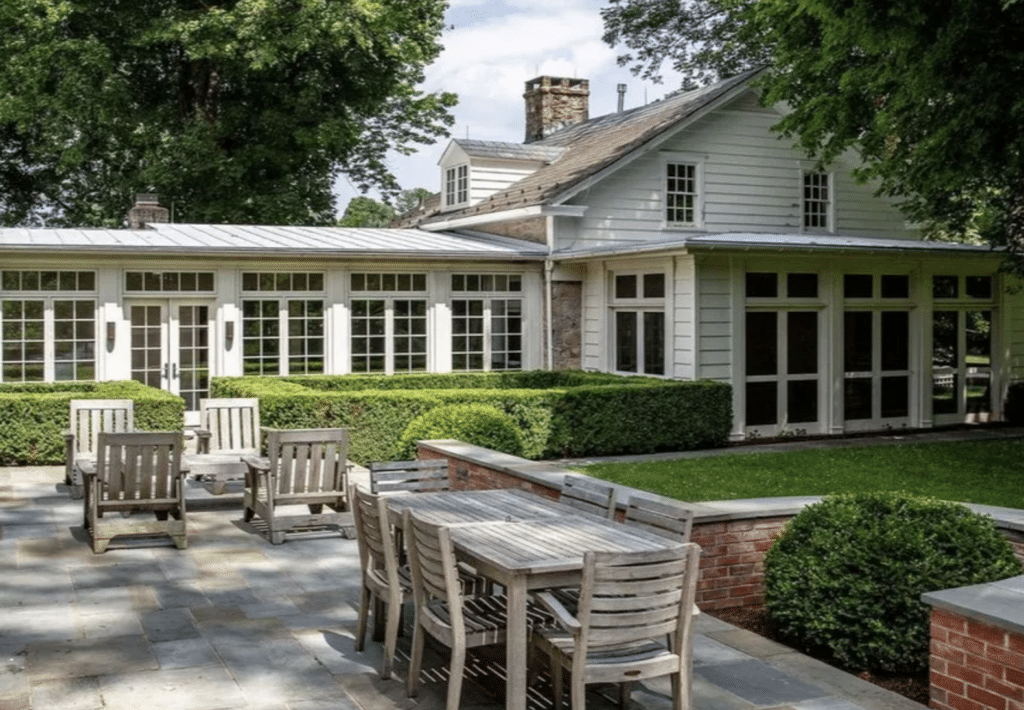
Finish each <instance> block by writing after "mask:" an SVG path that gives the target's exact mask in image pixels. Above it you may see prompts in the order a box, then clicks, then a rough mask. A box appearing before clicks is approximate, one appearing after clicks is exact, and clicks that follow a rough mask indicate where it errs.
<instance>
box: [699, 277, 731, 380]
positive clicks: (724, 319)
mask: <svg viewBox="0 0 1024 710" xmlns="http://www.w3.org/2000/svg"><path fill="white" fill-rule="evenodd" d="M731 292H732V273H731V269H730V266H729V264H728V262H721V261H716V262H710V263H709V262H703V261H702V262H699V263H698V264H697V313H698V326H697V347H698V348H699V351H698V371H697V376H698V377H699V378H707V379H712V380H720V381H722V382H731V381H732V376H733V372H732V371H733V339H732V320H733V318H732V312H733V297H732V293H731Z"/></svg>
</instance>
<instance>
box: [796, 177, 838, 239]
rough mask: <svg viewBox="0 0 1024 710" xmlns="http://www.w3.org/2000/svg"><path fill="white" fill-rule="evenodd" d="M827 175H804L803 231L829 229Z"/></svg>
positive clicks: (830, 198) (829, 188) (829, 203)
mask: <svg viewBox="0 0 1024 710" xmlns="http://www.w3.org/2000/svg"><path fill="white" fill-rule="evenodd" d="M829 183H830V181H829V175H828V173H815V172H805V173H804V199H803V213H804V229H824V230H827V229H829V228H830V227H829V212H830V211H831V207H832V190H831V186H830V184H829Z"/></svg>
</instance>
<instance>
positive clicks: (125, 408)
mask: <svg viewBox="0 0 1024 710" xmlns="http://www.w3.org/2000/svg"><path fill="white" fill-rule="evenodd" d="M70 421H71V423H70V426H69V427H68V429H67V430H66V431H65V432H64V444H65V469H64V482H65V483H67V484H68V485H69V486H71V497H72V498H81V497H82V494H83V493H84V490H85V489H84V485H85V483H84V480H83V477H82V470H81V464H82V462H89V465H93V466H94V465H95V463H96V447H97V443H98V437H99V434H100V433H101V432H105V431H109V432H126V431H132V430H133V429H135V408H134V405H133V404H132V401H131V400H130V399H73V400H71V419H70Z"/></svg>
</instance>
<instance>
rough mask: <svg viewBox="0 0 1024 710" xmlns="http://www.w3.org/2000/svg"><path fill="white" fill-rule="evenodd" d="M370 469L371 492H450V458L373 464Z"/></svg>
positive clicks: (375, 462) (377, 462)
mask: <svg viewBox="0 0 1024 710" xmlns="http://www.w3.org/2000/svg"><path fill="white" fill-rule="evenodd" d="M369 469H370V492H371V493H399V492H406V493H429V492H433V491H447V490H450V489H451V481H450V480H449V478H448V459H424V460H416V461H373V462H371V463H370V465H369Z"/></svg>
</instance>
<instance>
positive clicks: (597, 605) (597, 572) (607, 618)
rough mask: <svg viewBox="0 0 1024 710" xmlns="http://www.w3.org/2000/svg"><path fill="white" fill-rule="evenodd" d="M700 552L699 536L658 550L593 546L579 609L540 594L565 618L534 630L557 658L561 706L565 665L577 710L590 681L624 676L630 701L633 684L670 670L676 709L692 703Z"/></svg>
mask: <svg viewBox="0 0 1024 710" xmlns="http://www.w3.org/2000/svg"><path fill="white" fill-rule="evenodd" d="M699 558H700V548H699V547H697V545H694V544H693V543H687V544H679V545H677V546H673V547H672V548H669V549H666V550H658V551H653V552H587V553H584V556H583V585H582V593H581V595H580V603H579V609H578V611H577V613H576V614H575V615H572V614H570V613H569V612H568V611H566V610H565V608H564V607H563V606H562V605H561V604H560V603H559V602H558V600H557V599H556V598H555V597H554V596H553V595H551V594H549V593H547V592H541V593H539V594H538V595H537V597H538V599H539V600H540V601H541V603H542V604H544V606H546V607H547V608H548V609H549V610H550V611H551V612H552V613H553V614H554V615H555V618H556V620H557V621H558V623H559V625H560V626H561V628H560V629H538V630H535V632H534V634H533V643H534V647H535V648H537V649H539V650H540V651H542V652H544V653H546V654H548V656H549V657H550V658H551V678H552V685H553V690H554V700H555V705H554V707H555V709H556V710H561V709H562V697H563V683H562V671H563V669H565V670H569V671H570V672H571V674H572V678H571V689H570V691H571V692H570V695H571V697H570V699H571V704H572V710H583V708H584V707H585V691H586V686H587V685H589V684H591V683H620V684H624V685H623V688H622V696H621V699H622V703H623V706H625V704H626V702H627V701H628V692H629V686H628V685H626V684H629V683H632V682H633V681H637V680H643V679H645V678H655V677H658V676H664V675H670V676H671V685H672V707H673V710H688V709H689V708H690V707H691V695H692V692H691V683H690V681H691V667H692V637H693V614H692V613H691V610H692V609H693V602H694V598H695V596H696V590H697V576H698V562H699ZM666 638H668V639H669V643H668V645H667V646H666V643H665V640H666Z"/></svg>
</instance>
